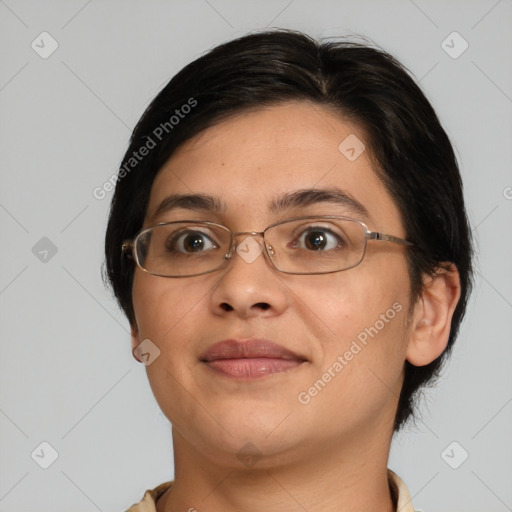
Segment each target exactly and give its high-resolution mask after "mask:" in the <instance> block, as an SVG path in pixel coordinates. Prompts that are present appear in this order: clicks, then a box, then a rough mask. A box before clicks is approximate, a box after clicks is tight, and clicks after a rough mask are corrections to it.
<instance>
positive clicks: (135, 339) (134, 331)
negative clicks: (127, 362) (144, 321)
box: [130, 320, 140, 363]
mask: <svg viewBox="0 0 512 512" xmlns="http://www.w3.org/2000/svg"><path fill="white" fill-rule="evenodd" d="M130 330H131V337H132V356H133V358H134V359H135V361H137V362H138V363H140V361H139V360H138V359H137V358H136V357H135V354H134V353H133V351H134V350H135V349H136V348H137V347H138V345H139V344H140V338H139V327H138V325H137V321H136V320H134V321H133V324H131V326H130Z"/></svg>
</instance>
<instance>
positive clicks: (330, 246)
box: [265, 218, 366, 274]
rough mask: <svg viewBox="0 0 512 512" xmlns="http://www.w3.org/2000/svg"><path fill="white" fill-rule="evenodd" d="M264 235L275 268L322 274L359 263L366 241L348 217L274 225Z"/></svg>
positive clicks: (356, 223)
mask: <svg viewBox="0 0 512 512" xmlns="http://www.w3.org/2000/svg"><path fill="white" fill-rule="evenodd" d="M265 238H266V240H267V245H268V246H270V247H271V250H269V254H270V256H271V258H272V261H273V262H274V264H275V266H276V267H277V269H278V270H280V271H282V272H289V273H293V274H324V273H328V272H336V271H339V270H345V269H347V268H350V267H353V266H355V265H357V264H358V263H360V262H361V260H362V258H363V254H364V248H365V243H366V237H365V231H364V228H363V226H362V225H361V224H359V223H358V222H357V221H352V220H341V219H328V218H310V219H300V220H295V221H290V222H285V223H282V224H278V225H277V226H274V227H272V228H270V229H269V230H268V231H267V233H266V235H265Z"/></svg>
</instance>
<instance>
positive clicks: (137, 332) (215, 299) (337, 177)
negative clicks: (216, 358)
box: [133, 103, 410, 466]
mask: <svg viewBox="0 0 512 512" xmlns="http://www.w3.org/2000/svg"><path fill="white" fill-rule="evenodd" d="M349 135H352V136H354V135H355V136H356V137H358V138H359V139H360V140H361V141H363V142H364V139H365V136H364V133H363V132H362V131H361V130H360V129H359V128H358V126H356V125H352V124H350V123H348V122H347V121H346V120H344V119H342V118H340V117H339V115H338V114H335V113H332V112H330V111H328V110H325V109H323V108H322V107H320V106H312V105H310V104H308V103H289V104H283V105H279V106H274V107H269V108H265V109H262V110H259V111H256V112H250V113H243V114H241V115H237V116H236V117H233V118H230V119H229V120H226V121H223V122H221V123H220V124H218V125H216V126H214V127H212V128H210V129H208V130H205V131H204V132H202V133H201V134H199V135H198V136H196V137H195V138H193V139H191V140H189V141H188V142H186V143H185V144H184V145H182V146H181V147H180V148H179V150H178V151H176V152H175V153H174V154H173V156H172V157H171V159H170V160H169V161H168V162H167V164H166V165H165V166H164V167H163V168H162V169H161V171H160V172H159V174H158V175H157V177H156V179H155V181H154V184H153V187H152V191H151V196H150V202H149V206H148V210H147V215H146V219H145V223H144V227H147V226H151V225H154V224H157V223H160V222H169V221H174V220H184V219H194V220H198V221H199V220H201V221H213V222H216V223H219V224H222V225H224V226H226V227H228V228H229V229H230V230H231V231H233V232H248V231H256V232H261V231H263V230H264V229H265V228H266V227H267V226H269V225H270V224H273V223H275V222H277V221H280V220H284V219H289V218H290V219H291V218H295V217H306V216H309V215H340V216H346V217H351V218H355V219H357V220H361V221H363V222H365V223H366V224H367V226H368V228H369V229H370V230H372V231H381V232H383V233H386V234H391V235H394V236H398V237H402V238H405V233H404V228H403V225H402V222H401V218H400V214H399V211H398V209H397V207H396V205H395V204H394V202H393V200H392V199H391V197H390V195H389V194H388V192H387V191H386V189H385V187H384V186H383V184H382V183H381V182H380V180H379V179H378V177H377V175H376V173H375V171H374V169H373V167H372V165H373V164H372V162H371V160H370V155H369V154H368V151H363V152H362V153H361V154H360V155H359V156H358V157H357V158H356V159H355V160H354V159H353V155H352V154H351V152H350V151H349V152H348V153H347V152H346V151H345V153H344V152H342V150H340V149H339V146H340V143H342V141H344V140H345V139H346V138H347V137H348V136H349ZM349 140H351V139H349ZM344 147H345V146H344V145H343V144H342V149H343V148H344ZM346 155H348V156H350V157H351V158H350V159H349V158H347V156H346ZM306 189H315V190H320V189H330V190H333V189H337V190H339V191H341V192H342V193H344V194H346V195H348V196H350V197H351V198H353V199H355V200H356V201H357V202H359V203H360V204H361V205H363V206H364V208H365V209H366V210H367V215H366V216H365V215H363V214H362V212H360V211H357V210H356V209H355V208H354V206H353V205H350V204H348V203H347V202H346V201H345V202H335V201H320V202H318V201H316V202H312V203H308V204H300V205H298V204H295V205H288V206H287V207H286V208H284V209H282V210H280V211H279V212H275V211H273V210H271V208H270V204H271V203H272V202H275V201H276V200H278V199H279V198H281V197H282V196H284V195H287V194H293V193H295V192H297V191H300V190H306ZM172 194H206V195H209V196H213V197H215V198H217V200H218V202H219V203H221V204H222V205H223V206H224V208H223V209H222V210H219V211H215V212H214V211H206V210H202V209H189V208H182V207H180V208H176V209H173V210H171V211H165V212H163V213H160V214H158V215H156V216H155V212H156V211H157V209H158V207H159V205H160V204H161V203H162V201H164V200H165V199H166V198H167V197H169V196H170V195H172ZM246 236H247V235H242V236H240V237H238V238H237V242H238V243H243V242H244V239H245V237H246ZM259 240H260V242H261V238H260V239H259ZM405 251H406V249H404V247H402V246H400V245H396V244H392V243H388V242H380V241H369V242H368V245H367V249H366V254H365V257H364V259H363V261H362V262H361V264H359V265H358V266H356V267H354V268H351V269H349V270H344V271H341V272H337V273H330V274H323V275H292V274H284V273H281V272H278V271H277V270H275V269H274V268H273V267H272V266H271V265H270V264H269V262H268V261H267V260H266V258H265V257H264V255H263V254H260V255H259V256H258V257H257V258H256V259H255V260H254V261H252V262H248V261H246V260H245V259H244V258H243V257H241V256H240V255H239V254H238V253H235V254H234V256H233V258H232V260H231V261H230V262H229V264H228V265H227V266H226V267H224V268H222V269H221V270H217V271H215V272H212V273H209V274H205V275H200V276H194V277H184V278H165V277H158V276H153V275H150V274H147V273H145V272H143V271H142V270H140V269H139V268H137V269H136V271H135V276H134V283H133V303H134V310H135V315H136V325H135V326H134V327H133V347H134V348H135V347H136V346H137V345H138V344H139V343H141V342H142V341H143V340H145V339H150V340H151V341H152V343H154V344H155V345H156V346H158V348H159V350H160V356H159V357H157V358H156V359H155V360H154V362H152V363H151V364H150V365H148V366H147V374H148V378H149V382H150V384H151V387H152V390H153V392H154V395H155V397H156V399H157V401H158V403H159V405H160V407H161V409H162V411H163V412H164V414H165V415H166V416H167V417H168V419H169V420H170V421H171V423H172V424H173V428H174V429H175V433H176V437H177V438H179V439H180V440H181V441H180V442H182V443H184V444H186V445H188V446H189V447H193V449H194V450H195V451H196V452H197V453H201V454H202V456H204V457H208V458H211V459H212V460H215V461H217V463H220V464H225V465H226V466H229V465H234V464H236V463H238V462H237V459H236V455H237V454H238V453H239V452H240V450H241V449H242V451H243V450H244V449H247V447H246V448H243V447H244V446H246V443H252V445H254V447H255V448H253V449H254V450H255V451H256V452H261V453H263V454H265V456H266V457H265V461H268V463H269V464H270V463H275V461H276V460H280V461H290V460H292V459H299V458H305V457H308V456H309V455H310V454H312V453H319V451H326V452H329V450H332V447H333V446H338V447H340V449H341V448H343V449H344V450H345V453H347V450H352V451H353V450H360V449H361V447H362V446H363V445H365V446H369V444H371V443H382V439H383V438H389V437H390V436H391V431H392V424H393V418H394V414H395V411H396V405H397V400H398V395H399V392H400V388H401V384H402V380H403V372H402V368H403V363H404V360H405V353H406V348H407V340H408V330H407V321H406V320H407V310H408V308H409V292H410V282H409V275H408V271H407V261H406V252H405ZM228 339H236V340H242V342H243V341H244V340H248V339H266V340H269V341H271V342H273V343H275V344H277V345H279V346H280V347H281V348H282V349H286V350H288V351H291V352H292V353H293V354H294V355H296V356H297V359H298V360H300V361H299V362H292V363H291V364H289V365H288V363H282V361H281V363H282V364H281V366H279V364H278V365H277V366H276V368H278V369H279V370H281V371H276V372H274V373H269V374H265V375H262V376H252V377H251V378H242V377H240V378H237V377H233V376H229V375H226V374H225V373H222V372H220V371H219V370H218V368H217V369H216V368H214V367H213V366H214V365H212V364H211V363H207V362H205V361H204V360H202V359H203V358H202V356H203V355H204V353H205V351H208V349H209V348H211V347H212V346H213V345H214V344H216V343H218V342H220V341H223V340H228ZM221 366H222V365H221ZM232 368H233V367H231V369H232ZM384 444H385V443H384Z"/></svg>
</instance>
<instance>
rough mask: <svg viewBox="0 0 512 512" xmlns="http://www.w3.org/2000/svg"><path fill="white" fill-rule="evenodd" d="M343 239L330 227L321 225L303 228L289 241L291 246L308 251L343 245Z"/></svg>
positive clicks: (335, 247) (329, 248) (338, 247)
mask: <svg viewBox="0 0 512 512" xmlns="http://www.w3.org/2000/svg"><path fill="white" fill-rule="evenodd" d="M345 245H346V243H345V239H344V238H343V237H342V236H341V235H338V234H336V233H334V232H333V231H332V230H331V229H328V228H325V227H321V226H311V227H309V228H307V229H305V230H304V231H303V232H302V233H301V234H300V235H299V236H298V237H297V238H295V239H294V240H293V242H292V243H291V247H293V248H295V249H296V248H299V249H307V250H309V251H325V250H332V249H340V248H343V247H345Z"/></svg>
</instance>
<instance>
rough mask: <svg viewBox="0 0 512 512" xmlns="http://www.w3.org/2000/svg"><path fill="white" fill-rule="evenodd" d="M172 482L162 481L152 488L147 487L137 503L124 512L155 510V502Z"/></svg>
mask: <svg viewBox="0 0 512 512" xmlns="http://www.w3.org/2000/svg"><path fill="white" fill-rule="evenodd" d="M172 484H173V482H164V483H163V484H160V485H159V486H157V487H155V488H154V489H148V490H147V491H146V492H145V493H144V497H143V498H142V500H141V501H139V503H135V504H134V505H132V506H131V507H130V508H129V509H128V510H127V511H126V512H156V502H157V500H158V498H160V496H162V494H163V493H164V492H165V491H167V489H169V488H170V487H171V485H172Z"/></svg>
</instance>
